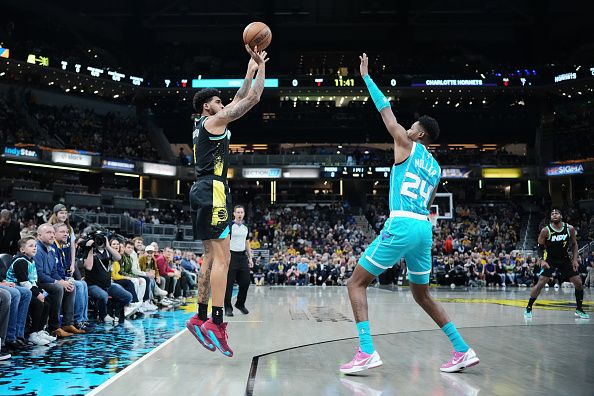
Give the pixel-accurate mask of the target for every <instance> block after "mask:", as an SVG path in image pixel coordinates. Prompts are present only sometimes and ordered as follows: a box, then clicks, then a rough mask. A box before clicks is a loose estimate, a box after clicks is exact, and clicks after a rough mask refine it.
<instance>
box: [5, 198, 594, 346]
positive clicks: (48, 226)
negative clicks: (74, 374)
mask: <svg viewBox="0 0 594 396" xmlns="http://www.w3.org/2000/svg"><path fill="white" fill-rule="evenodd" d="M1 206H3V208H2V211H1V212H0V253H2V255H1V256H0V258H1V260H0V261H1V265H0V338H1V343H2V348H3V349H2V353H1V354H0V358H7V357H9V352H10V351H18V350H21V349H24V348H28V347H29V346H30V345H32V344H35V345H45V344H48V343H51V342H54V341H55V340H56V338H64V337H71V336H75V335H76V336H84V334H85V333H88V332H92V331H93V329H94V327H95V326H97V324H104V323H106V324H108V325H117V324H120V323H122V322H124V321H125V320H127V319H135V318H138V317H143V316H150V314H151V313H152V312H155V311H156V310H158V309H159V308H161V309H171V308H175V307H179V306H180V305H183V304H186V299H187V298H188V297H190V296H191V295H192V294H193V293H195V292H196V289H197V279H198V276H199V274H200V266H201V257H200V256H199V255H198V254H196V253H195V252H190V251H180V250H174V249H173V248H172V247H171V246H163V247H162V248H161V247H160V246H159V245H158V244H157V243H151V244H148V245H146V246H145V245H144V243H143V239H142V237H139V236H136V237H130V238H126V237H124V236H121V235H118V234H115V233H113V232H111V231H108V230H104V229H101V228H96V227H93V226H89V227H86V228H85V229H84V231H83V232H82V233H81V232H80V227H78V229H77V226H76V225H75V224H71V223H70V219H69V217H70V216H69V212H68V210H67V208H66V207H65V206H64V205H62V204H57V205H56V206H55V207H53V209H52V210H49V209H47V208H44V209H39V208H36V207H34V206H32V205H17V204H15V203H12V204H11V203H4V204H2V205H1ZM4 207H7V208H10V210H9V209H7V208H4ZM519 212H520V210H519V208H518V207H516V206H514V205H512V204H509V203H508V204H492V205H490V204H486V205H480V206H472V205H459V206H457V207H456V208H455V216H454V218H453V219H452V220H444V221H438V222H437V224H436V226H435V227H434V243H433V247H432V260H433V271H432V282H435V283H438V284H441V285H452V284H454V285H465V286H470V287H478V286H496V287H506V286H531V285H532V284H533V283H534V281H535V279H536V278H537V273H538V271H539V270H540V268H539V267H538V265H537V263H536V260H535V259H534V258H533V257H532V256H531V255H529V254H524V253H522V252H521V251H519V250H517V248H516V244H517V242H518V239H519V237H518V235H519V231H520V215H519ZM365 214H366V217H367V219H368V221H369V223H370V224H371V225H372V228H374V229H375V230H378V229H380V228H381V227H382V226H383V222H384V221H385V216H386V214H387V210H386V208H385V203H383V202H381V201H377V202H373V203H372V204H370V205H369V206H368V208H367V211H366V213H365ZM574 216H577V218H579V219H581V223H584V224H583V225H581V228H580V230H579V231H578V233H579V232H582V234H583V235H584V238H589V234H587V233H585V231H582V228H584V227H585V228H586V229H589V227H590V225H591V224H594V221H592V219H593V217H588V216H586V215H585V214H583V213H578V214H574ZM581 223H580V224H581ZM247 225H248V228H249V230H250V235H249V244H250V247H251V249H252V251H253V254H254V265H253V267H252V268H251V270H250V272H251V281H252V283H254V284H256V285H257V286H262V285H264V284H268V285H295V286H307V285H318V286H330V285H346V282H347V280H348V278H349V277H350V275H351V274H352V272H353V270H354V268H355V266H356V265H357V262H358V259H359V257H360V255H361V254H362V252H363V251H364V249H365V248H366V247H367V245H368V244H369V243H370V242H371V240H372V239H373V238H374V233H373V232H372V231H371V230H368V229H365V227H362V226H361V225H360V223H359V224H358V222H357V220H356V218H355V216H354V214H353V213H352V210H351V208H350V207H349V206H348V205H347V204H328V205H319V204H316V205H307V204H306V205H294V206H280V205H258V204H252V205H249V209H248V222H247ZM588 232H589V231H588ZM400 264H401V265H396V266H395V267H394V268H393V269H391V270H389V271H387V272H386V273H385V274H384V275H382V276H380V277H379V282H380V283H394V282H397V280H398V277H399V276H402V277H403V278H405V275H406V266H405V265H402V263H400ZM580 273H581V274H582V276H583V277H584V278H585V284H586V285H587V286H591V285H592V284H594V253H591V254H589V256H588V257H586V258H585V259H584V260H583V264H582V267H581V268H580ZM557 282H559V279H556V278H553V280H552V281H551V283H552V284H555V283H557Z"/></svg>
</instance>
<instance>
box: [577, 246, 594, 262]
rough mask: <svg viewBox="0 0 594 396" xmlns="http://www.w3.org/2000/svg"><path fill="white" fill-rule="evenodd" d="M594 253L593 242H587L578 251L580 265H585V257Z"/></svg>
mask: <svg viewBox="0 0 594 396" xmlns="http://www.w3.org/2000/svg"><path fill="white" fill-rule="evenodd" d="M592 251H594V241H590V242H588V243H587V244H586V245H584V246H582V247H581V248H580V249H579V250H578V255H579V256H580V257H581V258H582V264H585V263H586V257H588V256H589V255H590V254H591V252H592Z"/></svg>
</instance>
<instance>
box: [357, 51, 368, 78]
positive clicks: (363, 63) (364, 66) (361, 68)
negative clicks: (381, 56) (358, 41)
mask: <svg viewBox="0 0 594 396" xmlns="http://www.w3.org/2000/svg"><path fill="white" fill-rule="evenodd" d="M359 59H360V60H361V64H360V65H359V71H360V72H361V77H365V76H366V75H368V74H369V58H367V54H366V53H365V52H363V55H362V56H360V57H359Z"/></svg>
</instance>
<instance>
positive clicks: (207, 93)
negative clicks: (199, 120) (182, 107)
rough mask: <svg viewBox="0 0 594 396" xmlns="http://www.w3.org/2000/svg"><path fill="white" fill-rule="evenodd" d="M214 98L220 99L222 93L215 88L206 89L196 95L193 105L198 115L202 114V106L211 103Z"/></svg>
mask: <svg viewBox="0 0 594 396" xmlns="http://www.w3.org/2000/svg"><path fill="white" fill-rule="evenodd" d="M214 96H219V97H220V96H221V92H220V91H219V90H218V89H214V88H206V89H202V90H200V91H198V92H196V95H194V100H193V102H192V104H193V105H194V111H196V112H197V113H198V115H200V114H201V113H202V106H203V105H204V103H208V102H210V100H211V99H212V98H213V97H214Z"/></svg>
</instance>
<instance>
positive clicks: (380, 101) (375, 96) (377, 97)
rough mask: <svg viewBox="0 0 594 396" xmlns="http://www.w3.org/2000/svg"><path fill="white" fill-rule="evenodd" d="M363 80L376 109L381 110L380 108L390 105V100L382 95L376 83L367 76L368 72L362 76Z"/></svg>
mask: <svg viewBox="0 0 594 396" xmlns="http://www.w3.org/2000/svg"><path fill="white" fill-rule="evenodd" d="M363 81H365V85H367V89H368V90H369V95H371V100H373V104H375V108H376V109H377V111H382V109H384V108H386V107H390V101H389V100H388V98H386V97H385V96H384V94H383V93H382V91H380V89H379V88H378V87H377V85H375V83H374V82H373V80H372V79H371V77H369V74H368V75H366V76H365V77H363Z"/></svg>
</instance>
